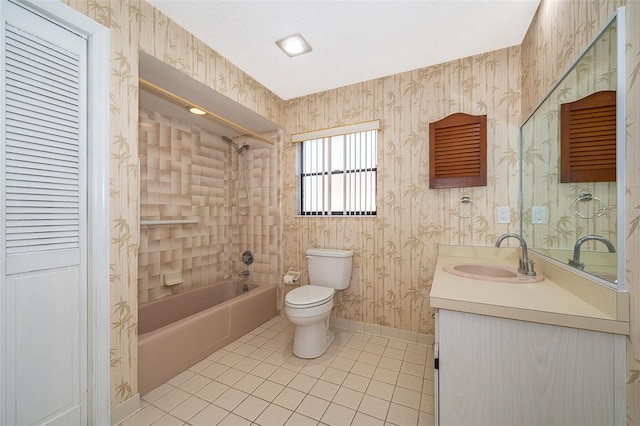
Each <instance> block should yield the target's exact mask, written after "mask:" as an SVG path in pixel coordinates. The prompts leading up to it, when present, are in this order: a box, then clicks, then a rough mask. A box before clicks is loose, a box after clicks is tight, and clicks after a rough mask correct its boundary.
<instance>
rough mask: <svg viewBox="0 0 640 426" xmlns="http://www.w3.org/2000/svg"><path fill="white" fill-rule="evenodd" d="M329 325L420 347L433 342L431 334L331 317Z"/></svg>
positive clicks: (433, 338)
mask: <svg viewBox="0 0 640 426" xmlns="http://www.w3.org/2000/svg"><path fill="white" fill-rule="evenodd" d="M330 324H331V326H332V327H335V328H340V329H343V330H349V331H357V332H359V333H366V334H373V335H375V336H383V337H391V338H393V339H399V340H404V341H406V342H411V343H416V344H420V345H429V346H430V345H432V344H433V342H434V341H435V337H434V336H432V335H431V334H425V333H417V332H413V331H407V330H400V329H399V328H393V327H386V326H383V325H378V324H369V323H366V322H360V321H354V320H348V319H344V318H338V317H333V316H332V317H331V318H330Z"/></svg>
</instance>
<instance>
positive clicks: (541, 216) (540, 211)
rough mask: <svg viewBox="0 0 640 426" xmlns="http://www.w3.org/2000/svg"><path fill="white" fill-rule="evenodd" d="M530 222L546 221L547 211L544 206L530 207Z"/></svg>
mask: <svg viewBox="0 0 640 426" xmlns="http://www.w3.org/2000/svg"><path fill="white" fill-rule="evenodd" d="M531 223H534V224H538V223H547V211H546V209H545V208H544V207H531Z"/></svg>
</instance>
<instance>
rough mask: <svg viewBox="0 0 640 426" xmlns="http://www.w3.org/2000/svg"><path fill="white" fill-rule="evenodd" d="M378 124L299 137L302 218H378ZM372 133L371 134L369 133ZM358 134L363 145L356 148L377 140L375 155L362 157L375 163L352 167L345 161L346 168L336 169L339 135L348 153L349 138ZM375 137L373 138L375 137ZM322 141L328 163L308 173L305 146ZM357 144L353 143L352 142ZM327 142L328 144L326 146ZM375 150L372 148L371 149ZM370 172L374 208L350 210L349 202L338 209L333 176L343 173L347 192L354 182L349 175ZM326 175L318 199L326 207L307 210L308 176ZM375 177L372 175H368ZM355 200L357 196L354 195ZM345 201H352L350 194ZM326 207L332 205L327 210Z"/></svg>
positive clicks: (298, 189)
mask: <svg viewBox="0 0 640 426" xmlns="http://www.w3.org/2000/svg"><path fill="white" fill-rule="evenodd" d="M375 124H376V126H375V127H374V128H365V129H355V130H354V131H349V132H345V131H340V132H336V133H331V132H330V131H331V129H326V130H323V131H319V132H322V134H317V132H311V133H309V134H308V135H312V134H314V135H315V136H316V137H311V136H309V137H305V138H299V139H298V140H295V139H294V141H295V142H299V145H300V146H299V147H297V150H296V155H297V158H296V160H297V161H296V169H297V170H296V176H297V185H296V198H297V200H296V214H297V215H298V216H302V217H318V216H327V217H375V216H377V191H378V134H377V130H378V129H379V125H378V122H377V121H376V122H375ZM368 132H371V135H369V134H368ZM354 134H355V135H357V134H359V136H360V138H358V140H359V142H358V144H359V147H357V148H356V150H360V149H367V148H370V147H369V146H367V144H368V143H369V142H371V141H373V145H374V146H373V147H372V148H373V152H372V155H373V157H370V158H366V157H365V156H366V154H365V156H361V157H360V159H361V160H362V159H366V160H371V159H373V160H374V161H373V166H370V167H368V166H367V165H366V164H365V165H364V166H363V167H353V166H348V165H347V164H344V163H343V164H342V167H340V168H336V167H335V166H334V165H333V164H332V163H331V160H332V149H335V145H336V143H338V142H337V141H336V140H335V138H337V137H340V138H342V139H341V142H339V143H343V144H344V145H345V148H344V149H345V152H346V149H347V148H346V144H347V141H348V137H349V135H354ZM371 136H373V137H371ZM294 137H295V136H294ZM316 141H318V142H320V143H322V144H323V146H322V147H321V149H320V151H322V152H323V155H324V156H325V157H326V158H325V160H323V161H327V162H328V163H327V164H326V165H325V167H323V169H322V170H314V171H312V172H305V170H304V169H305V167H304V166H305V149H311V148H310V144H309V143H310V142H316ZM352 143H353V142H352ZM324 144H327V145H326V147H325V146H324ZM368 152H371V151H368ZM367 173H373V186H374V188H373V191H372V192H373V195H372V197H373V198H372V200H371V206H372V210H366V209H365V210H362V209H361V210H349V209H348V208H347V205H346V204H345V205H344V206H343V207H344V208H343V209H340V210H336V209H335V208H334V206H333V205H332V203H331V191H332V190H331V184H332V182H331V181H332V179H331V176H337V175H341V176H343V179H342V182H343V188H344V190H345V191H347V188H346V187H347V184H348V182H350V180H349V179H347V177H348V176H358V175H359V176H364V175H365V174H367ZM313 176H316V177H322V179H323V181H324V183H323V185H326V186H324V188H323V189H322V195H321V196H319V197H318V198H319V199H320V201H321V204H322V206H321V207H322V208H318V209H315V210H306V211H305V202H304V201H305V186H306V185H305V182H304V181H305V178H308V177H313ZM368 179H371V178H368ZM351 199H353V198H351ZM344 200H345V201H348V197H347V196H344ZM361 200H365V198H364V197H363V198H361V199H358V201H361ZM325 206H328V208H326V209H324V207H325Z"/></svg>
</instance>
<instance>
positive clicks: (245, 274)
mask: <svg viewBox="0 0 640 426" xmlns="http://www.w3.org/2000/svg"><path fill="white" fill-rule="evenodd" d="M250 273H251V272H249V270H248V269H245V270H244V271H240V273H239V274H238V275H240V276H241V277H248V276H249V274H250Z"/></svg>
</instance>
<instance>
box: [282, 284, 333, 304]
mask: <svg viewBox="0 0 640 426" xmlns="http://www.w3.org/2000/svg"><path fill="white" fill-rule="evenodd" d="M333 292H334V290H333V289H332V288H329V287H320V286H317V285H304V286H302V287H298V288H296V289H293V290H291V291H290V292H289V293H287V296H286V297H285V303H286V304H287V305H288V306H290V307H292V308H312V307H314V306H319V305H323V304H325V303H327V302H329V301H330V300H333Z"/></svg>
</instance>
